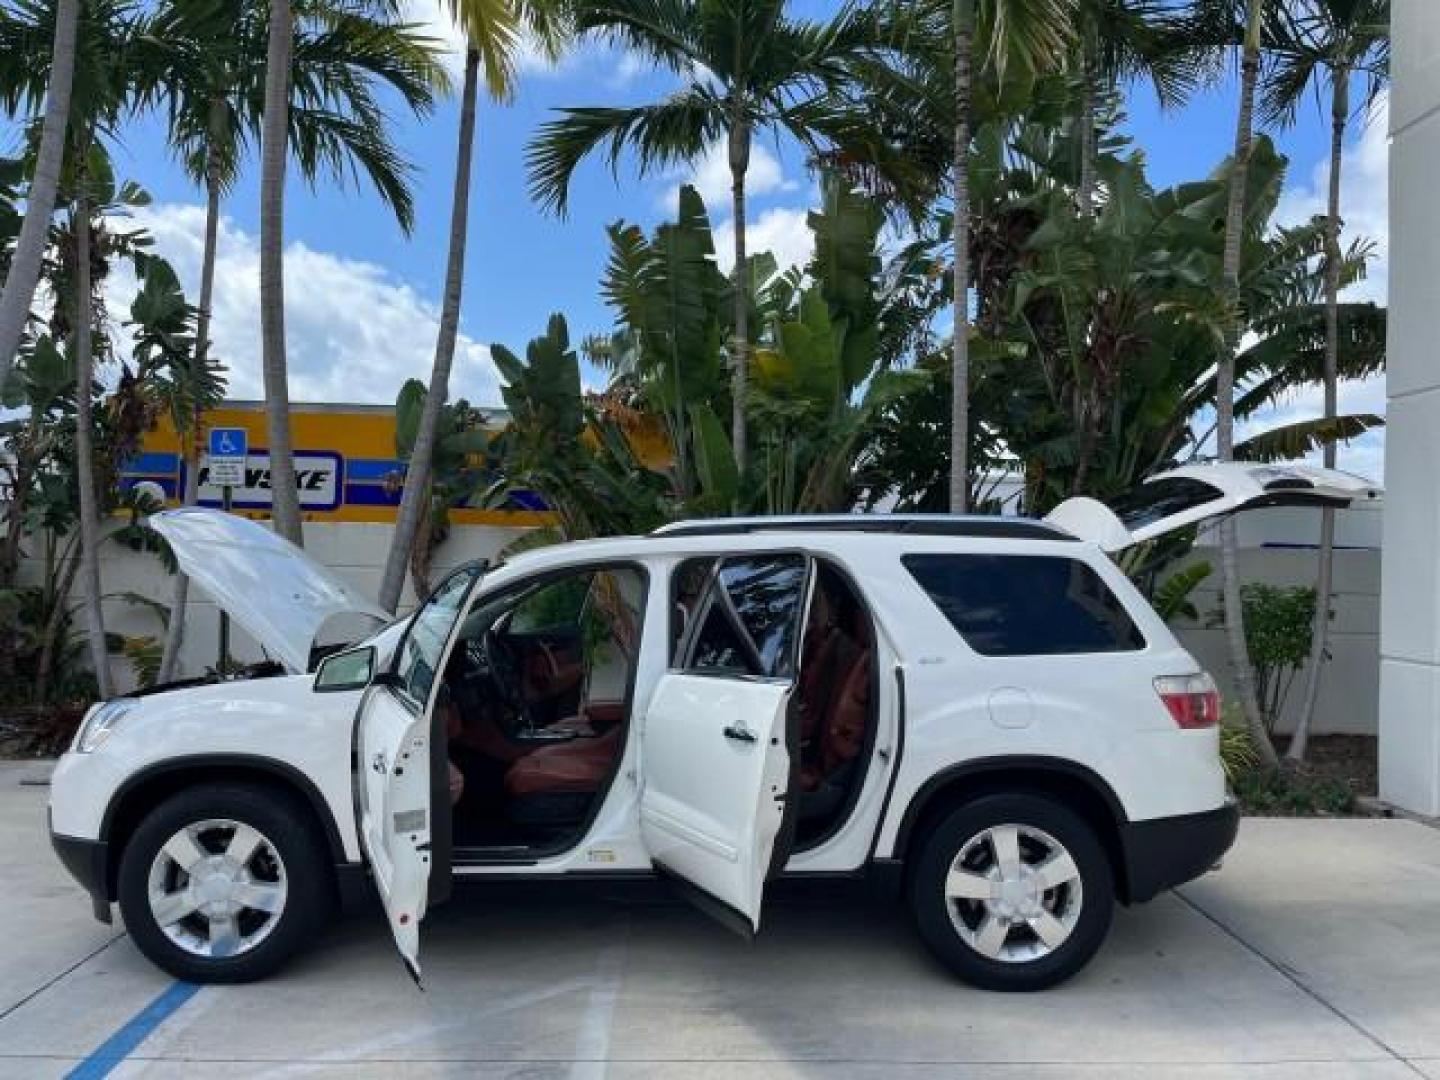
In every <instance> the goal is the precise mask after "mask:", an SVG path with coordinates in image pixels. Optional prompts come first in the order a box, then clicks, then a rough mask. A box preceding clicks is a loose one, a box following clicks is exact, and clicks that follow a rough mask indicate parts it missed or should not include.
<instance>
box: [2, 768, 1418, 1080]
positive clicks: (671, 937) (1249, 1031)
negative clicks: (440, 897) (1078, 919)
mask: <svg viewBox="0 0 1440 1080" xmlns="http://www.w3.org/2000/svg"><path fill="white" fill-rule="evenodd" d="M43 774H44V769H43V767H40V766H27V765H0V901H3V909H4V910H5V911H6V912H7V913H8V914H9V916H10V918H9V921H8V925H7V926H6V927H5V930H4V933H3V935H0V1077H8V1076H16V1077H47V1076H63V1075H66V1074H67V1073H69V1072H70V1071H71V1070H72V1069H74V1068H76V1066H77V1065H81V1064H82V1063H85V1062H86V1060H87V1058H91V1056H92V1055H94V1054H95V1052H96V1051H97V1048H100V1047H102V1046H107V1045H108V1046H109V1047H110V1048H112V1049H115V1048H117V1047H119V1049H120V1050H126V1049H128V1053H126V1054H124V1056H123V1060H117V1061H112V1062H96V1061H94V1060H93V1059H92V1060H91V1061H90V1063H89V1066H88V1067H89V1068H90V1069H91V1072H90V1075H98V1074H99V1073H100V1070H99V1069H97V1066H100V1065H107V1066H108V1065H113V1066H114V1071H113V1072H112V1073H111V1075H114V1076H146V1077H150V1076H154V1077H179V1076H191V1075H194V1074H196V1073H198V1072H202V1071H203V1072H204V1073H205V1074H206V1075H208V1076H217V1077H226V1078H228V1077H241V1076H244V1077H249V1076H275V1077H291V1076H307V1077H308V1076H316V1077H326V1076H337V1077H346V1078H350V1077H354V1078H367V1080H368V1078H372V1077H374V1078H379V1077H393V1076H407V1077H409V1076H415V1077H438V1076H481V1077H486V1078H506V1080H519V1078H521V1077H524V1078H527V1080H529V1078H551V1077H556V1078H561V1077H567V1078H587V1080H588V1078H600V1077H611V1078H617V1080H660V1078H664V1080H672V1078H674V1080H718V1078H721V1077H724V1078H730V1077H741V1078H751V1077H772V1076H776V1077H802V1078H826V1080H828V1078H838V1077H846V1078H850V1077H854V1078H860V1080H886V1078H891V1077H895V1078H901V1080H905V1078H909V1077H921V1076H933V1075H944V1076H947V1077H962V1078H967V1080H969V1078H976V1080H1020V1078H1029V1077H1038V1078H1041V1080H1048V1078H1052V1077H1053V1078H1059V1077H1078V1078H1082V1080H1100V1078H1111V1077H1115V1078H1119V1080H1141V1078H1144V1080H1150V1078H1155V1077H1176V1078H1183V1080H1191V1078H1193V1080H1214V1078H1223V1077H1241V1078H1246V1080H1292V1078H1297V1080H1298V1078H1303V1080H1332V1078H1333V1080H1350V1078H1357V1080H1389V1078H1402V1077H1410V1078H1414V1077H1417V1076H1419V1077H1429V1078H1431V1080H1440V917H1437V913H1440V832H1437V831H1434V830H1431V829H1427V828H1426V827H1425V826H1422V825H1418V824H1415V823H1413V822H1405V821H1369V820H1365V821H1331V822H1320V821H1266V820H1262V821H1247V822H1245V824H1244V825H1243V827H1242V829H1241V834H1240V842H1239V844H1238V846H1237V849H1236V851H1235V852H1234V853H1233V856H1232V858H1231V859H1230V860H1229V861H1228V862H1227V865H1226V868H1225V869H1224V870H1223V871H1221V872H1220V873H1218V874H1212V875H1210V876H1208V877H1206V878H1205V879H1202V880H1201V881H1200V882H1197V883H1195V884H1193V885H1191V886H1189V887H1187V888H1186V889H1185V890H1183V892H1182V893H1181V894H1171V895H1167V896H1164V897H1161V898H1160V899H1158V900H1157V901H1155V902H1154V903H1151V904H1149V905H1146V906H1143V907H1140V908H1136V909H1134V910H1129V911H1121V912H1120V913H1119V916H1118V917H1117V920H1116V924H1115V929H1114V932H1113V933H1112V935H1111V937H1110V940H1109V942H1108V943H1107V944H1106V946H1105V948H1104V949H1103V950H1102V951H1101V954H1100V956H1099V957H1097V959H1096V960H1095V962H1094V963H1093V964H1092V965H1091V966H1090V967H1089V969H1087V971H1085V972H1084V973H1083V974H1082V975H1081V976H1080V977H1078V978H1077V979H1075V980H1074V981H1072V982H1071V983H1069V984H1067V985H1066V986H1064V987H1062V988H1060V989H1059V990H1056V991H1051V992H1049V993H1046V994H1042V995H1037V996H1029V997H1015V996H1002V995H995V994H985V993H981V992H978V991H974V990H970V989H969V988H967V987H964V986H962V985H959V984H957V983H956V982H954V981H953V980H952V979H950V978H949V977H948V976H947V975H946V974H944V973H943V972H941V971H940V970H939V969H938V968H937V967H936V966H935V965H934V964H933V963H931V962H930V960H929V959H928V958H927V956H926V954H925V953H924V952H923V951H922V949H921V947H920V945H919V944H918V942H917V941H916V939H915V937H914V935H913V934H912V933H911V931H910V929H909V927H908V924H907V921H906V919H905V917H904V915H903V912H901V911H900V910H898V909H892V908H890V907H889V906H887V905H881V904H876V903H873V902H867V901H866V900H864V899H863V898H859V897H855V896H850V895H845V896H837V895H835V894H833V893H831V892H830V891H828V890H806V893H805V895H801V896H792V897H787V898H784V899H783V900H782V902H780V903H778V904H776V905H775V906H774V907H773V908H772V909H771V910H770V911H769V912H768V914H767V918H768V920H769V921H768V925H767V927H766V930H765V932H764V933H763V934H762V935H761V937H760V939H759V940H758V941H756V942H755V944H753V945H751V946H746V945H744V944H743V943H740V942H739V941H737V940H736V939H734V938H732V937H731V936H729V935H728V934H726V933H725V932H724V931H722V930H720V929H718V928H717V927H714V926H713V925H712V924H710V923H709V922H708V921H706V920H705V919H704V918H703V917H702V916H700V915H698V914H696V913H695V912H693V911H692V910H691V909H689V908H688V907H686V906H683V905H679V904H673V903H669V902H665V901H663V899H662V897H663V894H661V893H657V892H655V891H653V890H640V891H636V890H626V891H624V892H621V891H619V890H617V889H615V888H613V887H612V888H609V889H605V888H595V887H592V886H588V885H586V886H568V887H560V888H558V889H546V890H535V889H527V890H524V891H519V892H517V891H515V890H507V891H505V892H501V893H493V892H490V891H484V892H480V891H472V892H470V893H465V894H462V898H461V899H460V900H459V901H457V902H453V903H452V904H450V905H448V906H447V907H445V908H443V909H441V910H440V911H439V912H437V913H435V914H434V915H433V916H432V918H431V919H430V920H429V921H427V923H426V934H425V942H424V946H423V957H422V959H423V962H424V965H425V971H426V982H427V987H428V990H427V992H426V993H423V994H422V993H419V992H418V991H417V990H416V989H415V988H414V987H413V985H412V984H411V983H410V981H409V979H408V978H407V977H406V976H405V975H404V973H403V972H402V970H401V968H400V965H399V962H398V961H397V959H396V958H395V956H394V953H393V951H392V950H391V948H390V946H389V944H388V941H387V939H386V936H385V932H384V929H383V925H382V924H381V923H380V921H379V919H378V917H376V916H368V915H367V914H366V913H361V914H359V915H357V916H355V917H352V918H350V919H347V920H345V921H344V922H343V923H341V924H340V925H338V926H337V927H336V928H335V929H334V930H333V931H332V932H331V933H330V934H329V935H327V937H326V939H325V940H324V941H322V942H320V943H319V944H318V945H317V947H316V948H315V949H314V950H313V951H311V952H310V953H308V954H307V955H306V956H305V957H304V958H303V959H302V960H301V961H300V962H299V963H297V964H295V965H294V966H292V967H291V968H289V969H288V970H287V971H285V972H284V973H283V974H282V975H281V976H280V977H278V978H275V979H272V980H270V981H267V982H265V983H261V984H257V985H252V986H245V987H206V988H203V989H200V990H199V991H198V992H196V993H194V994H193V996H190V997H188V998H184V997H183V994H182V999H183V1003H181V1004H179V1005H178V1008H175V1010H174V1011H173V1013H171V1014H170V1015H168V1016H166V1017H165V1018H164V1019H163V1021H162V1022H160V1023H159V1024H158V1026H155V1027H154V1028H153V1030H149V1031H148V1034H145V1036H144V1037H143V1039H141V1040H140V1041H138V1042H137V1043H136V1044H135V1045H133V1047H126V1046H125V1045H124V1044H125V1043H126V1039H124V1038H120V1039H117V1038H116V1036H117V1033H121V1034H122V1035H123V1034H125V1033H127V1032H128V1033H131V1034H133V1033H134V1032H135V1031H136V1029H135V1028H134V1026H133V1024H132V1021H134V1018H135V1017H136V1014H137V1013H140V1012H141V1010H142V1009H144V1008H145V1006H146V1005H147V1004H148V1003H151V1002H152V1001H154V1000H155V999H157V998H158V997H160V996H161V995H164V994H166V993H167V991H170V992H171V993H172V995H173V993H174V991H173V988H174V987H175V985H176V984H175V983H174V982H173V980H171V979H169V978H168V977H167V976H164V975H162V974H161V973H160V972H158V971H156V970H155V969H153V968H152V967H150V966H149V964H148V963H147V962H146V961H145V960H144V959H143V958H141V957H140V955H139V954H138V953H137V952H136V950H135V949H134V947H133V945H132V944H131V942H130V941H129V939H128V938H127V937H125V936H124V934H123V932H122V931H121V930H119V929H118V928H117V929H115V930H111V929H109V928H106V927H102V926H100V925H99V924H98V923H95V922H94V921H93V920H91V918H90V915H89V905H88V903H87V901H86V898H85V897H84V895H83V894H82V893H81V891H80V890H79V888H78V887H76V886H74V885H73V884H71V883H70V882H69V880H68V878H66V877H65V874H64V871H63V870H62V869H61V868H60V866H59V864H58V863H57V862H55V860H54V859H53V857H52V856H51V853H50V851H49V848H48V843H47V841H46V837H45V834H44V804H45V789H44V788H42V787H21V786H20V785H19V781H20V779H21V778H22V777H24V776H43ZM172 1004H173V1001H172ZM127 1025H130V1026H127ZM118 1057H119V1052H118V1051H117V1058H118Z"/></svg>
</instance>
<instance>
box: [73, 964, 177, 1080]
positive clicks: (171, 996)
mask: <svg viewBox="0 0 1440 1080" xmlns="http://www.w3.org/2000/svg"><path fill="white" fill-rule="evenodd" d="M199 989H200V987H199V986H197V985H195V984H194V983H187V982H177V983H174V984H172V985H171V986H170V987H169V988H168V989H166V990H165V991H164V992H163V993H161V994H160V996H159V997H157V998H156V999H155V1000H154V1001H152V1002H150V1004H149V1005H146V1006H145V1008H143V1009H141V1010H140V1011H139V1012H138V1013H136V1014H135V1015H134V1016H132V1017H131V1018H130V1019H129V1021H127V1022H126V1024H125V1026H124V1027H122V1028H121V1029H120V1030H119V1031H117V1032H115V1034H114V1035H111V1036H110V1038H108V1039H106V1040H105V1041H104V1042H103V1043H101V1044H100V1045H99V1046H98V1047H96V1048H95V1050H94V1052H93V1053H91V1055H90V1056H89V1057H87V1058H86V1059H85V1060H84V1061H82V1062H80V1064H79V1065H76V1066H75V1068H73V1069H71V1070H70V1072H69V1073H68V1074H67V1076H68V1077H69V1078H70V1080H99V1078H100V1077H103V1076H109V1075H110V1073H111V1070H113V1069H114V1068H115V1066H117V1065H119V1064H120V1063H121V1062H122V1061H124V1060H125V1059H126V1058H128V1057H129V1056H130V1055H131V1054H132V1053H133V1052H134V1051H135V1048H136V1047H137V1046H139V1045H140V1044H141V1043H143V1042H144V1041H145V1040H146V1039H147V1038H149V1037H150V1034H151V1032H153V1031H154V1030H155V1029H156V1028H157V1027H159V1026H160V1025H161V1024H163V1023H164V1022H165V1021H166V1020H167V1019H169V1018H170V1017H171V1016H172V1015H174V1013H175V1011H176V1010H177V1009H179V1008H180V1006H182V1005H184V1004H185V1003H186V1002H187V1001H189V1000H190V999H191V998H192V997H194V996H195V994H196V992H197V991H198V990H199Z"/></svg>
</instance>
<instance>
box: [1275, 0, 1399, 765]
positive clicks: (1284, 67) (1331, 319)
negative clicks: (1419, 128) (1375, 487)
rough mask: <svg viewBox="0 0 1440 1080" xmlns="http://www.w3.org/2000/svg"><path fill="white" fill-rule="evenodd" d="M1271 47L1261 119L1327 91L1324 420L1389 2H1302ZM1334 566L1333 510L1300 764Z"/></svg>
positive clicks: (1322, 654)
mask: <svg viewBox="0 0 1440 1080" xmlns="http://www.w3.org/2000/svg"><path fill="white" fill-rule="evenodd" d="M1273 37H1274V41H1273V43H1272V44H1271V54H1272V58H1273V65H1274V67H1273V70H1272V72H1271V74H1270V77H1269V79H1268V80H1267V84H1266V86H1265V91H1264V96H1263V100H1262V111H1263V115H1264V116H1265V118H1266V119H1267V120H1268V121H1271V122H1276V123H1292V122H1293V121H1294V119H1295V113H1296V111H1297V109H1298V106H1299V104H1300V99H1301V98H1302V97H1304V96H1305V94H1306V93H1307V92H1308V91H1310V90H1311V89H1313V90H1314V91H1315V94H1316V97H1317V98H1318V97H1319V96H1320V94H1321V93H1322V91H1323V90H1324V89H1328V90H1329V92H1330V189H1329V199H1328V203H1327V206H1326V212H1325V371H1324V387H1325V415H1324V418H1325V419H1326V420H1327V421H1333V420H1334V419H1335V417H1336V415H1337V412H1338V405H1339V402H1338V398H1339V376H1338V361H1339V353H1340V274H1341V268H1342V265H1343V262H1344V259H1343V252H1342V250H1341V247H1340V229H1341V218H1340V173H1341V165H1342V163H1343V159H1344V152H1345V133H1346V128H1347V127H1348V125H1349V122H1350V113H1351V108H1350V83H1351V79H1352V77H1355V76H1360V77H1363V78H1364V79H1365V103H1364V104H1365V107H1366V108H1368V107H1369V105H1371V104H1372V103H1373V102H1374V100H1375V98H1376V96H1377V95H1378V94H1379V93H1380V90H1381V88H1382V87H1383V86H1384V85H1385V80H1386V77H1387V75H1388V72H1389V61H1390V0H1304V2H1303V3H1301V4H1299V5H1292V6H1291V7H1290V8H1287V9H1285V10H1284V12H1283V13H1282V14H1280V16H1279V17H1278V18H1276V19H1275V20H1274V34H1273ZM1324 462H1325V465H1326V467H1327V468H1334V467H1335V443H1334V442H1333V441H1331V442H1327V443H1326V444H1325V449H1324ZM1334 563H1335V511H1334V510H1333V509H1331V508H1330V507H1325V508H1324V509H1323V510H1322V511H1321V518H1320V565H1319V568H1318V570H1317V573H1316V584H1315V594H1316V605H1315V612H1316V615H1315V623H1316V625H1315V631H1314V634H1313V635H1312V637H1311V651H1310V662H1309V670H1308V672H1307V674H1306V680H1305V696H1304V698H1303V699H1302V700H1303V703H1302V705H1301V708H1300V714H1299V716H1298V717H1297V719H1296V723H1295V732H1294V735H1293V736H1292V737H1291V739H1290V746H1289V747H1288V749H1287V750H1286V757H1288V758H1290V759H1291V760H1292V761H1303V760H1305V751H1306V747H1307V744H1308V741H1309V736H1310V724H1311V720H1312V719H1313V717H1314V715H1315V702H1316V699H1317V697H1318V696H1319V693H1320V672H1321V669H1322V668H1323V667H1324V664H1325V658H1326V654H1327V650H1328V639H1329V631H1330V618H1329V614H1330V594H1331V591H1332V582H1333V576H1334Z"/></svg>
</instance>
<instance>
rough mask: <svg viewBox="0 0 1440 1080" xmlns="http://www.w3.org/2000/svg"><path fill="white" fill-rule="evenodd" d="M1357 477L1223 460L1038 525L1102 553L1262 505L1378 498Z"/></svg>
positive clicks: (1070, 503) (1069, 503)
mask: <svg viewBox="0 0 1440 1080" xmlns="http://www.w3.org/2000/svg"><path fill="white" fill-rule="evenodd" d="M1380 493H1381V488H1380V487H1379V485H1377V484H1375V483H1373V482H1372V481H1369V480H1366V479H1365V478H1364V477H1361V476H1355V475H1353V474H1352V473H1347V472H1341V471H1339V470H1338V469H1321V468H1317V467H1315V466H1312V465H1259V464H1250V463H1244V462H1226V463H1223V464H1220V463H1215V464H1210V465H1186V466H1184V467H1183V468H1179V469H1171V470H1170V471H1169V472H1163V473H1157V474H1156V475H1155V476H1152V477H1150V479H1148V480H1146V481H1145V483H1143V484H1141V485H1140V486H1139V487H1138V488H1135V489H1134V490H1133V491H1131V492H1129V493H1127V494H1125V495H1122V496H1121V497H1120V498H1118V499H1115V500H1113V501H1112V502H1111V503H1110V504H1109V505H1108V506H1107V505H1106V504H1104V503H1102V502H1100V501H1099V500H1097V499H1091V498H1088V497H1086V496H1083V495H1082V496H1077V497H1076V498H1073V499H1066V500H1065V501H1064V502H1063V503H1061V504H1060V505H1059V506H1057V507H1056V508H1055V509H1054V510H1052V511H1050V513H1048V514H1046V515H1045V520H1046V521H1047V522H1049V523H1050V524H1051V525H1055V526H1057V527H1058V528H1061V529H1064V530H1065V531H1066V532H1068V533H1069V534H1070V535H1071V536H1075V537H1078V538H1079V539H1081V540H1089V541H1090V542H1091V543H1094V544H1098V545H1099V546H1100V547H1101V548H1102V549H1103V550H1105V551H1108V552H1116V551H1121V550H1123V549H1124V548H1127V547H1130V546H1131V545H1133V544H1140V543H1144V542H1145V541H1146V540H1154V539H1155V538H1156V537H1157V536H1163V535H1164V534H1166V533H1169V532H1174V531H1175V530H1177V529H1183V528H1185V527H1186V526H1189V525H1195V524H1198V523H1200V522H1202V521H1205V520H1207V519H1209V518H1216V517H1222V516H1224V515H1225V514H1233V513H1236V512H1238V511H1241V510H1253V509H1259V508H1261V507H1266V506H1332V507H1336V508H1337V509H1338V508H1344V507H1347V506H1349V505H1350V504H1351V503H1354V502H1361V501H1364V500H1366V499H1375V498H1379V496H1380Z"/></svg>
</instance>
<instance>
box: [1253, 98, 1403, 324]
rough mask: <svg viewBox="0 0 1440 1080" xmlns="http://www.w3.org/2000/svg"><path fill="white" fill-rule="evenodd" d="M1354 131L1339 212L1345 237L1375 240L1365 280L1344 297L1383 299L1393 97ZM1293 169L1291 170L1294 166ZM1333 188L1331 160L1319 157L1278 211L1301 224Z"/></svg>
mask: <svg viewBox="0 0 1440 1080" xmlns="http://www.w3.org/2000/svg"><path fill="white" fill-rule="evenodd" d="M1353 124H1354V127H1355V128H1357V129H1358V130H1357V131H1355V132H1354V133H1353V134H1352V135H1351V138H1350V140H1349V142H1348V143H1347V144H1346V146H1345V157H1344V160H1343V162H1342V163H1341V172H1340V215H1341V218H1342V219H1343V221H1344V227H1345V231H1344V234H1343V242H1346V243H1348V242H1349V241H1350V240H1353V239H1356V238H1359V237H1364V238H1365V239H1368V240H1372V241H1374V243H1375V258H1374V260H1373V261H1372V262H1371V263H1370V269H1369V274H1368V276H1367V278H1366V280H1365V281H1363V282H1361V283H1359V284H1358V285H1355V286H1353V287H1352V288H1351V289H1350V290H1349V291H1347V293H1346V296H1348V297H1351V298H1353V299H1357V300H1374V301H1376V302H1378V303H1382V304H1383V303H1384V302H1385V299H1386V295H1387V292H1388V283H1389V265H1390V183H1389V178H1390V139H1389V135H1388V134H1387V132H1388V131H1389V126H1390V98H1389V95H1388V94H1382V95H1381V96H1380V97H1379V98H1378V99H1377V100H1376V102H1375V105H1374V107H1373V108H1371V110H1370V112H1369V114H1368V115H1367V116H1365V117H1362V118H1360V119H1359V120H1357V121H1354V122H1353ZM1292 173H1293V170H1292ZM1329 191H1330V161H1329V158H1328V156H1327V157H1326V159H1325V160H1323V161H1319V162H1317V163H1316V164H1315V165H1314V167H1313V168H1312V169H1311V170H1310V175H1309V178H1308V180H1306V181H1301V182H1298V183H1294V182H1292V184H1291V185H1290V186H1288V187H1287V188H1286V189H1285V193H1284V195H1283V196H1282V197H1281V199H1280V206H1279V208H1278V210H1277V211H1276V218H1277V219H1278V220H1279V222H1280V223H1281V224H1282V225H1298V224H1301V223H1302V222H1306V221H1309V220H1310V219H1311V218H1312V217H1314V216H1316V215H1321V214H1324V213H1325V212H1326V207H1327V204H1328V201H1329Z"/></svg>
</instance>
